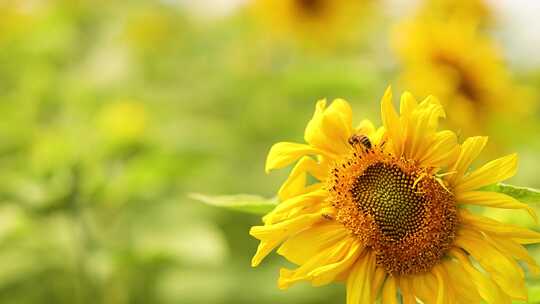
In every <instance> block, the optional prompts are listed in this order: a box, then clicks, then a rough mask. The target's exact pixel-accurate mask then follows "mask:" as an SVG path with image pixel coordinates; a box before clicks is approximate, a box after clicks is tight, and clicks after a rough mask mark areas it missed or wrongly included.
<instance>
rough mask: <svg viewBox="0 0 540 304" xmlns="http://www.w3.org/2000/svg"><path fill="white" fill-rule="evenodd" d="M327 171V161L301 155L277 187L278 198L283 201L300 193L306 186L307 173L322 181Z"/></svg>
mask: <svg viewBox="0 0 540 304" xmlns="http://www.w3.org/2000/svg"><path fill="white" fill-rule="evenodd" d="M328 171H329V167H328V162H317V161H315V160H314V159H313V158H311V157H308V156H304V157H302V158H301V159H300V161H298V163H297V164H296V165H295V166H294V168H293V170H292V171H291V174H289V177H288V178H287V180H286V181H285V182H284V183H283V185H282V186H281V188H280V189H279V191H278V196H279V198H280V200H282V201H284V200H286V199H288V198H291V197H293V196H296V195H298V194H300V193H302V192H303V191H304V189H305V186H306V182H307V180H306V178H307V173H309V174H310V175H311V176H313V177H315V178H316V179H318V180H319V181H322V180H324V179H325V178H326V175H327V174H328Z"/></svg>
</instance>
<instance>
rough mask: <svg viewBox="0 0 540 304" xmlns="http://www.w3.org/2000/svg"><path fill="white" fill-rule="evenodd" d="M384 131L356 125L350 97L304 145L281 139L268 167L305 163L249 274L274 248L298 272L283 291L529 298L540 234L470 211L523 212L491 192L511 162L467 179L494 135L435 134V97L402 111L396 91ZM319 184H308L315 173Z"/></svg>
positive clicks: (269, 220)
mask: <svg viewBox="0 0 540 304" xmlns="http://www.w3.org/2000/svg"><path fill="white" fill-rule="evenodd" d="M381 112H382V113H381V116H382V122H383V125H382V126H381V127H379V128H375V126H374V125H373V124H372V123H371V122H370V121H367V120H365V121H363V122H362V123H360V125H359V126H358V127H357V128H353V127H352V110H351V108H350V106H349V104H348V103H347V102H346V101H344V100H340V99H338V100H335V101H334V102H333V103H332V104H331V105H330V106H328V107H327V104H326V101H325V100H321V101H319V102H318V103H317V106H316V110H315V114H314V115H313V118H312V119H311V121H310V122H309V123H308V125H307V127H306V130H305V134H304V138H305V140H306V142H307V144H301V143H292V142H280V143H277V144H275V145H274V146H273V147H272V148H271V149H270V152H269V155H268V159H267V162H266V170H267V171H270V170H273V169H279V168H283V167H285V166H287V165H289V164H291V163H292V162H295V161H296V160H299V161H298V162H297V164H296V166H295V167H294V168H293V169H292V172H291V174H290V175H289V177H288V179H287V180H286V181H285V183H284V184H283V186H282V187H281V189H280V190H279V192H278V194H279V197H280V200H281V203H280V204H278V205H277V207H276V208H275V209H274V210H273V211H271V212H270V213H268V214H267V215H265V216H264V217H263V222H264V225H263V226H256V227H253V228H252V229H251V231H250V234H251V235H252V236H254V237H255V238H257V239H259V240H260V244H259V247H258V249H257V253H256V254H255V256H254V257H253V260H252V265H253V266H257V265H258V264H259V263H260V262H261V261H262V259H263V258H264V257H266V256H267V255H268V254H269V253H270V252H271V251H272V250H273V249H274V248H276V247H278V246H279V249H278V250H277V252H278V253H279V254H280V255H282V256H284V257H285V258H287V259H288V260H289V261H291V262H292V263H294V264H297V265H299V267H298V268H296V269H294V270H289V269H282V270H281V271H280V278H279V282H278V285H279V287H280V288H288V287H289V286H291V285H293V284H294V283H297V282H299V281H302V280H307V281H311V283H312V284H313V285H314V286H320V285H325V284H328V283H331V282H333V281H345V282H346V286H347V303H348V304H360V303H362V304H366V303H374V302H375V301H376V300H377V299H381V300H382V303H385V304H391V303H398V297H399V296H398V293H399V294H401V296H402V297H403V303H416V302H417V300H420V301H421V302H422V303H426V304H429V303H481V302H482V301H485V302H486V303H510V302H511V300H513V299H516V300H526V299H527V290H526V287H525V281H524V274H523V270H522V269H521V268H520V267H519V265H518V263H517V261H518V260H519V261H522V262H524V263H525V264H527V265H528V267H529V269H530V270H532V271H533V272H535V273H537V272H539V271H540V268H539V267H538V266H537V264H536V263H535V261H534V260H533V259H532V258H531V257H530V256H529V255H528V253H527V251H526V250H525V248H524V247H523V246H522V244H530V243H538V242H540V233H537V232H533V231H530V230H527V229H525V228H521V227H518V226H512V225H508V224H503V223H500V222H497V221H495V220H492V219H489V218H486V217H483V216H480V215H475V214H473V213H471V212H470V211H468V210H467V208H466V207H465V206H466V205H480V206H485V207H495V208H504V209H524V210H527V211H528V212H530V214H531V215H532V216H533V217H536V215H535V214H534V212H533V211H532V210H531V209H530V208H529V207H528V206H527V205H526V204H524V203H521V202H519V201H517V200H515V199H514V198H512V197H510V196H507V195H505V194H501V193H495V192H489V191H482V190H481V189H482V188H483V187H484V186H486V185H490V184H494V183H498V182H500V181H503V180H505V179H507V178H509V177H511V176H513V175H514V174H515V173H516V168H517V156H516V155H515V154H512V155H508V156H505V157H502V158H499V159H496V160H493V161H491V162H489V163H487V164H485V165H483V166H482V167H480V168H478V169H476V170H472V171H470V170H469V169H470V165H471V163H472V162H473V161H474V160H475V159H476V158H477V156H478V155H479V154H480V152H481V151H482V150H483V148H484V146H485V144H486V142H487V137H471V138H467V139H466V140H465V141H464V142H463V143H462V144H459V143H458V142H457V138H456V135H455V134H454V132H452V131H449V130H443V131H439V130H438V123H439V118H442V117H444V116H445V112H444V110H443V107H442V106H441V104H440V103H439V102H438V101H437V100H436V99H435V98H434V97H432V96H430V97H428V98H426V99H425V100H423V101H422V102H420V103H418V102H417V101H416V100H415V99H414V97H413V96H412V95H411V94H409V93H405V94H403V95H402V96H401V107H400V112H399V113H400V114H398V112H397V111H396V110H395V108H394V106H393V104H392V95H391V92H390V90H387V92H386V93H385V95H384V97H383V99H382V102H381ZM308 175H311V176H312V177H314V178H315V179H316V181H315V182H314V183H309V184H308V183H307V176H308Z"/></svg>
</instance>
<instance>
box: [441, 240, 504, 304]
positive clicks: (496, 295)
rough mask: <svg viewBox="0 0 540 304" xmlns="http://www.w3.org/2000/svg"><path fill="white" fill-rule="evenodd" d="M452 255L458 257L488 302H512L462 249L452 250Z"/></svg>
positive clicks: (481, 295)
mask: <svg viewBox="0 0 540 304" xmlns="http://www.w3.org/2000/svg"><path fill="white" fill-rule="evenodd" d="M450 255H452V256H454V257H455V258H457V259H458V260H459V262H460V264H461V266H462V267H463V269H464V270H465V271H466V272H467V274H468V275H469V279H470V280H471V281H472V282H473V283H474V284H475V286H476V289H477V291H478V294H479V295H480V297H482V299H484V301H485V302H486V303H493V304H510V303H512V300H511V299H510V298H509V297H508V295H507V294H505V293H504V292H503V291H502V290H501V289H500V287H499V286H497V284H496V283H495V282H494V281H492V280H491V279H489V278H488V277H486V276H485V275H484V274H483V273H481V272H480V271H479V270H478V269H476V268H475V267H474V266H473V265H472V263H471V261H470V260H469V258H468V257H467V256H465V254H464V253H463V251H462V250H461V249H457V248H455V249H452V250H450Z"/></svg>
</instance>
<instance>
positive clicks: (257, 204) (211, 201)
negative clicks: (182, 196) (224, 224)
mask: <svg viewBox="0 0 540 304" xmlns="http://www.w3.org/2000/svg"><path fill="white" fill-rule="evenodd" d="M189 197H190V198H192V199H194V200H197V201H200V202H203V203H206V204H208V205H212V206H216V207H220V208H226V209H231V210H236V211H242V212H246V213H253V214H266V213H268V212H270V211H272V209H274V208H275V207H276V204H277V199H276V198H272V199H267V198H264V197H261V196H257V195H250V194H236V195H214V196H212V195H205V194H201V193H191V194H190V195H189Z"/></svg>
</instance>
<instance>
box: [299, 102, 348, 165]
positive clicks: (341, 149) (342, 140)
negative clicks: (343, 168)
mask: <svg viewBox="0 0 540 304" xmlns="http://www.w3.org/2000/svg"><path fill="white" fill-rule="evenodd" d="M351 135H352V110H351V107H350V105H349V104H348V103H347V102H346V101H345V100H343V99H336V100H334V102H332V104H330V106H329V107H328V108H326V101H325V100H321V101H319V102H318V103H317V106H316V110H315V114H314V115H313V118H312V119H311V121H310V122H309V123H308V125H307V127H306V131H305V133H304V139H305V140H306V142H307V143H309V144H310V145H311V146H313V147H316V148H318V149H321V150H323V151H327V152H328V153H329V154H333V155H335V154H337V155H339V154H344V153H347V151H348V149H349V145H348V139H349V137H350V136H351Z"/></svg>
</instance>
